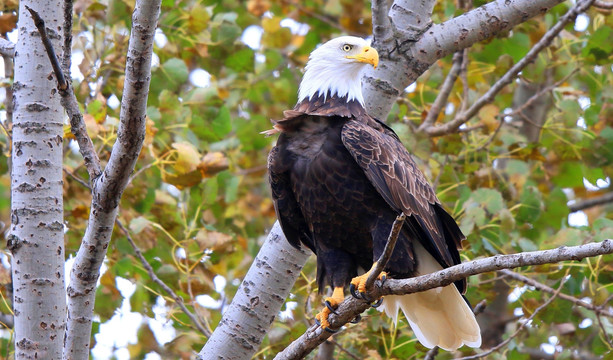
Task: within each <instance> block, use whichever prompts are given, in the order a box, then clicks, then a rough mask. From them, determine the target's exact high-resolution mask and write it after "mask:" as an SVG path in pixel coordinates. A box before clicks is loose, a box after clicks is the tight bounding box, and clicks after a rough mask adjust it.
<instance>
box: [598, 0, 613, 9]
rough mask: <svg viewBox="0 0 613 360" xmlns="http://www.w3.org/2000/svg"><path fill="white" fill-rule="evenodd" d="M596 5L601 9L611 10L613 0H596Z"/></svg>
mask: <svg viewBox="0 0 613 360" xmlns="http://www.w3.org/2000/svg"><path fill="white" fill-rule="evenodd" d="M594 6H595V7H597V8H600V9H605V10H611V9H613V2H610V1H601V0H596V1H594Z"/></svg>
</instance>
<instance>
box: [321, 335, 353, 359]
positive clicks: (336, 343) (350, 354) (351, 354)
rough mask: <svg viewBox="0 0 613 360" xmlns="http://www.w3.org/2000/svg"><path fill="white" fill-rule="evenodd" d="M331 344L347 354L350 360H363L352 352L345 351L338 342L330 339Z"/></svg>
mask: <svg viewBox="0 0 613 360" xmlns="http://www.w3.org/2000/svg"><path fill="white" fill-rule="evenodd" d="M328 341H329V342H331V343H332V344H334V346H336V347H337V348H338V349H339V350H340V351H342V352H344V353H345V354H347V356H349V357H350V358H352V359H354V360H361V358H359V357H357V356H355V355H354V354H353V353H352V352H351V351H349V350H347V349H345V348H344V347H343V346H342V345H341V344H339V343H338V342H337V341H336V340H334V339H330V340H328Z"/></svg>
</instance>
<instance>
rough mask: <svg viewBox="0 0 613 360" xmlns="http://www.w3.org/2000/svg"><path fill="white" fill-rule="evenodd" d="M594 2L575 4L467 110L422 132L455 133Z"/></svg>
mask: <svg viewBox="0 0 613 360" xmlns="http://www.w3.org/2000/svg"><path fill="white" fill-rule="evenodd" d="M593 1H594V0H583V1H580V2H578V3H577V4H575V6H573V7H572V8H571V9H570V10H569V11H568V12H567V13H566V14H564V16H562V18H560V20H559V21H558V22H557V23H556V24H555V25H554V26H553V27H552V28H551V29H549V30H548V31H547V32H546V33H545V35H543V37H542V38H541V40H539V42H538V43H536V44H535V45H534V46H533V47H532V48H531V49H530V51H528V53H527V54H526V56H524V57H523V58H522V59H521V60H520V61H518V62H517V63H516V64H515V65H513V66H512V67H511V68H510V69H509V70H508V71H507V72H506V73H505V74H504V75H503V76H502V77H501V78H500V79H499V80H498V81H497V82H496V83H495V84H494V85H492V87H491V88H490V89H489V90H488V91H487V92H486V93H485V94H484V95H483V96H481V97H480V98H479V99H478V100H477V101H476V102H475V103H474V104H473V105H472V106H470V108H468V110H466V111H465V112H462V113H460V114H458V116H457V117H456V118H455V119H454V120H452V121H450V122H448V123H446V124H444V125H440V126H431V127H429V128H427V129H424V131H425V132H426V133H427V134H428V135H429V136H441V135H445V134H449V133H451V132H454V131H456V129H458V128H459V127H460V126H461V125H462V124H464V123H466V122H467V121H468V120H470V119H472V118H473V117H474V116H475V115H476V114H477V113H478V112H479V110H481V108H482V107H483V106H485V105H486V104H489V103H490V102H492V101H493V100H494V97H495V96H496V94H498V93H499V92H500V90H502V89H503V88H504V87H505V86H507V85H508V84H510V83H511V82H512V81H513V79H515V77H516V76H517V74H518V73H519V72H520V71H521V70H522V69H524V68H525V67H526V66H527V65H528V64H530V63H532V62H533V61H534V60H535V59H536V57H537V55H538V54H539V53H540V52H541V51H542V50H544V49H545V48H547V47H548V46H549V45H550V44H551V42H552V41H553V40H554V39H555V38H556V36H558V34H559V33H560V32H561V31H562V30H564V27H565V26H566V25H567V24H568V23H570V22H571V21H574V20H575V19H576V18H577V16H578V15H579V14H581V13H583V12H584V11H585V10H587V9H588V8H589V7H590V5H591V4H592V2H593Z"/></svg>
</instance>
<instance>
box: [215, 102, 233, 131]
mask: <svg viewBox="0 0 613 360" xmlns="http://www.w3.org/2000/svg"><path fill="white" fill-rule="evenodd" d="M211 127H212V129H213V132H214V133H215V135H217V136H218V137H220V138H223V137H224V136H225V135H227V134H228V133H229V132H230V131H232V122H231V118H230V110H228V108H227V107H225V106H222V107H221V108H220V109H219V113H218V114H217V117H216V118H215V119H214V120H213V123H212V124H211Z"/></svg>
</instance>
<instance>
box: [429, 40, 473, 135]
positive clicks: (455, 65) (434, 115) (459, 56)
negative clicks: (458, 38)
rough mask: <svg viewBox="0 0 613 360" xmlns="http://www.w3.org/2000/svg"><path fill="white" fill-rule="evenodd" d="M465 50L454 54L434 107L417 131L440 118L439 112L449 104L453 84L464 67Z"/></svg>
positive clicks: (433, 104)
mask: <svg viewBox="0 0 613 360" xmlns="http://www.w3.org/2000/svg"><path fill="white" fill-rule="evenodd" d="M463 55H464V50H460V51H457V52H456V53H455V54H454V55H453V61H452V65H451V69H450V70H449V73H448V74H447V77H446V78H445V81H444V82H443V86H441V88H440V90H439V93H438V95H437V96H436V99H435V100H434V103H432V107H430V111H428V115H427V116H426V119H425V120H424V122H423V123H422V124H421V125H420V126H419V128H418V129H417V131H423V130H424V129H426V128H429V127H430V126H432V125H433V124H434V123H435V122H436V119H438V116H439V114H440V113H441V111H442V110H443V108H445V106H446V105H447V99H449V94H451V90H452V89H453V85H454V84H455V82H456V80H457V78H458V75H459V74H460V70H461V69H462V63H463V62H464V56H463Z"/></svg>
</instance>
